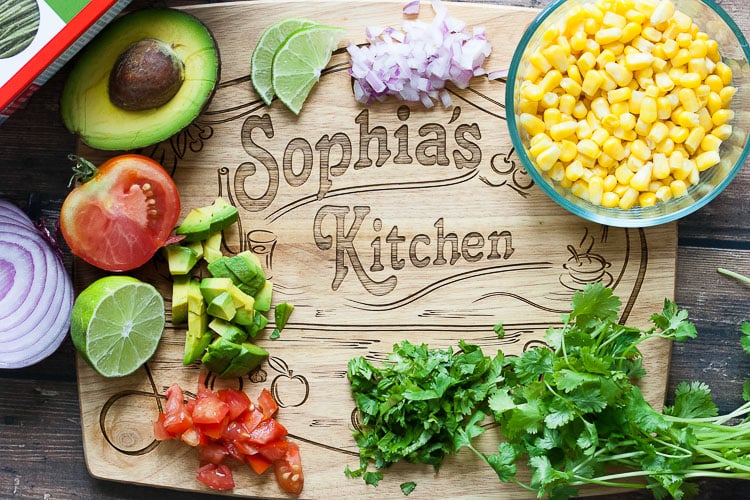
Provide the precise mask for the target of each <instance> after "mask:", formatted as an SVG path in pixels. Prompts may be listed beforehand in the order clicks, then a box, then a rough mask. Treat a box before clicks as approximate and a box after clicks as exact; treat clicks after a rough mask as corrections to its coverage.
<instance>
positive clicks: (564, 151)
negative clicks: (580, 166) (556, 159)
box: [558, 139, 578, 163]
mask: <svg viewBox="0 0 750 500" xmlns="http://www.w3.org/2000/svg"><path fill="white" fill-rule="evenodd" d="M558 147H559V148H560V161H561V162H564V163H568V162H571V161H573V160H574V159H575V157H576V155H577V154H578V148H576V143H575V142H573V141H571V140H567V139H565V140H562V141H560V143H559V144H558Z"/></svg>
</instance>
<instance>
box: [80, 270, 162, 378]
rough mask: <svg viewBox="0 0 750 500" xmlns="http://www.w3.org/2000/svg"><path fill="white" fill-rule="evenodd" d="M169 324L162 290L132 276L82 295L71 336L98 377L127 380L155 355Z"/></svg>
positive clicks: (101, 284)
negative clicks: (160, 291)
mask: <svg viewBox="0 0 750 500" xmlns="http://www.w3.org/2000/svg"><path fill="white" fill-rule="evenodd" d="M165 320H166V315H165V312H164V299H163V298H162V296H161V294H160V293H159V292H158V291H157V290H156V288H154V287H153V286H152V285H150V284H148V283H144V282H142V281H140V280H138V279H136V278H133V277H130V276H121V275H115V276H107V277H104V278H101V279H99V280H97V281H95V282H94V283H92V284H91V285H89V286H88V287H87V288H86V289H85V290H83V291H82V292H81V293H80V294H79V296H78V298H77V299H76V301H75V303H74V304H73V310H72V311H71V323H70V335H71V339H72V340H73V345H74V346H75V347H76V349H77V350H78V352H79V353H81V355H82V356H83V358H84V359H85V360H86V361H87V362H88V363H89V364H90V365H91V366H92V368H94V369H95V370H96V371H97V372H98V373H100V374H101V375H103V376H105V377H122V376H125V375H129V374H131V373H133V372H134V371H136V370H137V369H138V368H140V367H141V366H142V365H143V364H144V363H145V362H146V361H147V360H148V359H149V358H151V356H153V354H154V352H156V348H157V347H158V345H159V340H160V339H161V335H162V333H163V331H164V325H165Z"/></svg>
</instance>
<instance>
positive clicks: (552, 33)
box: [542, 26, 560, 43]
mask: <svg viewBox="0 0 750 500" xmlns="http://www.w3.org/2000/svg"><path fill="white" fill-rule="evenodd" d="M558 36H560V30H558V29H557V26H550V27H549V28H547V29H546V30H545V31H544V33H542V41H544V42H546V43H551V42H554V41H555V39H556V38H557V37H558Z"/></svg>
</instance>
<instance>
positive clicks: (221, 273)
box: [207, 257, 240, 284]
mask: <svg viewBox="0 0 750 500" xmlns="http://www.w3.org/2000/svg"><path fill="white" fill-rule="evenodd" d="M227 260H229V257H219V258H218V259H216V260H215V261H213V262H210V263H209V264H208V266H207V268H208V272H209V273H211V276H213V277H214V278H229V279H231V280H232V282H233V283H234V284H237V283H240V280H239V278H238V277H237V276H235V275H234V273H233V272H232V271H230V270H229V268H228V267H227Z"/></svg>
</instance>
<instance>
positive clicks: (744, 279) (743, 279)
mask: <svg viewBox="0 0 750 500" xmlns="http://www.w3.org/2000/svg"><path fill="white" fill-rule="evenodd" d="M716 271H717V272H718V273H719V274H724V275H726V276H729V277H730V278H734V279H737V280H740V281H741V282H743V283H750V278H748V277H747V276H744V275H742V274H740V273H735V272H734V271H730V270H729V269H724V268H723V267H719V268H717V269H716Z"/></svg>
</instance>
